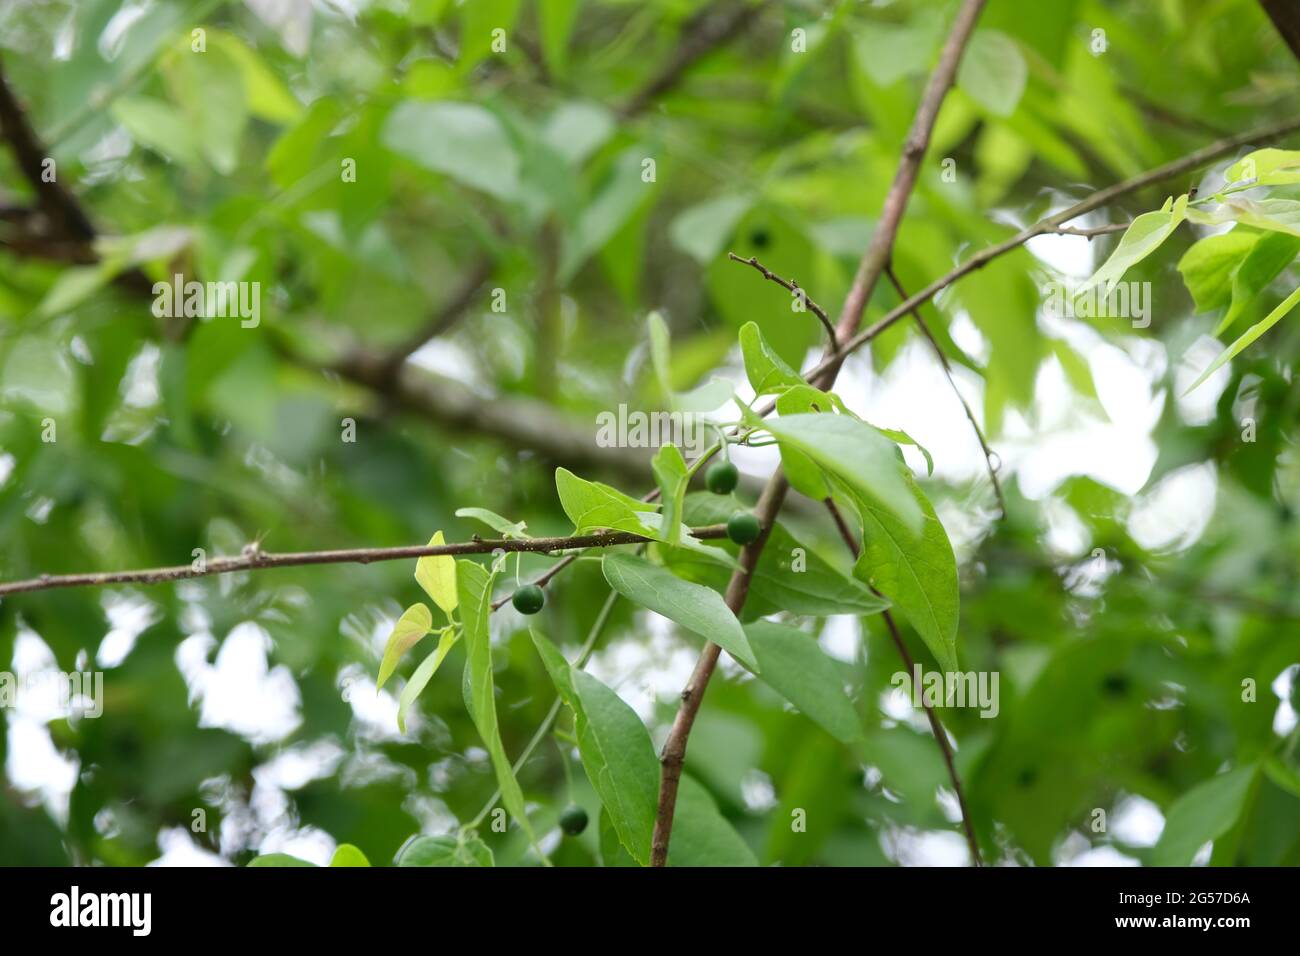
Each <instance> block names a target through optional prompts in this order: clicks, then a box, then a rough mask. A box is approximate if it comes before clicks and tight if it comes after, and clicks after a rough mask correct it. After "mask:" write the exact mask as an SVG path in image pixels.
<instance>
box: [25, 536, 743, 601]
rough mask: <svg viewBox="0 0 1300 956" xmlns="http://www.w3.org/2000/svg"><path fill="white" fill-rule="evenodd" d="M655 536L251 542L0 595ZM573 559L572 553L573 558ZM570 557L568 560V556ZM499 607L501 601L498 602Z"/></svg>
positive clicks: (52, 577) (34, 583) (44, 579)
mask: <svg viewBox="0 0 1300 956" xmlns="http://www.w3.org/2000/svg"><path fill="white" fill-rule="evenodd" d="M691 535H692V537H695V538H699V539H700V540H709V539H715V538H725V537H726V536H727V529H726V526H725V525H707V526H705V527H700V528H692V529H691ZM651 540H653V539H651V538H647V537H644V536H643V535H639V534H633V533H631V532H629V531H597V532H594V533H592V534H580V535H570V536H568V537H561V538H496V539H484V538H478V537H477V536H476V537H475V538H474V539H473V540H471V541H463V542H460V543H457V544H438V545H405V546H402V547H396V548H348V549H338V550H332V551H287V552H283V553H280V554H273V553H271V552H267V551H262V550H261V549H260V548H258V547H256V546H254V545H250V546H249V547H247V548H245V549H244V553H243V554H241V555H240V556H238V557H220V558H213V559H212V560H210V561H206V562H202V563H198V562H196V564H198V567H195V565H193V564H181V565H176V566H174V567H169V568H149V569H144V570H138V571H103V572H94V573H89V574H42V575H41V576H40V577H38V578H32V579H31V580H29V581H10V582H8V583H6V584H0V597H3V596H6V595H9V594H23V593H26V592H29V591H50V590H53V589H55V588H77V587H100V586H103V585H108V584H164V583H166V582H169V581H186V580H189V579H190V578H205V577H210V576H212V575H214V574H231V573H233V572H235V571H260V570H262V569H264V568H287V567H297V566H302V565H307V564H373V563H375V562H378V561H400V560H404V559H408V558H423V557H430V556H434V555H462V554H491V553H492V552H494V551H511V552H513V551H526V552H534V553H540V554H550V553H552V552H555V551H569V550H572V549H584V548H606V547H611V546H614V545H622V544H645V543H647V542H649V541H651ZM571 557H572V556H571ZM566 560H567V559H566ZM498 606H499V605H498Z"/></svg>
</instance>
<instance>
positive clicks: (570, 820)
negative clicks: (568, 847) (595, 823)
mask: <svg viewBox="0 0 1300 956" xmlns="http://www.w3.org/2000/svg"><path fill="white" fill-rule="evenodd" d="M560 829H561V830H563V831H564V832H565V833H567V834H568V835H569V836H577V835H578V834H579V833H581V832H582V831H583V830H585V829H587V811H586V810H584V809H582V807H580V806H578V805H577V804H576V803H571V804H569V805H568V806H567V807H565V808H564V809H563V810H561V811H560Z"/></svg>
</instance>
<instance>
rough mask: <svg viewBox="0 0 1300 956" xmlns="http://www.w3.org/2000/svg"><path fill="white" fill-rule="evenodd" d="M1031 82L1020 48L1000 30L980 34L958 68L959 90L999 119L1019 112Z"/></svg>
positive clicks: (973, 40) (971, 39)
mask: <svg viewBox="0 0 1300 956" xmlns="http://www.w3.org/2000/svg"><path fill="white" fill-rule="evenodd" d="M1028 80H1029V67H1028V66H1026V64H1025V58H1024V55H1023V54H1022V53H1021V52H1020V47H1019V46H1018V45H1017V44H1016V41H1015V40H1013V39H1011V38H1010V37H1009V36H1007V35H1006V34H1005V33H1001V32H1000V31H998V30H978V31H976V33H975V35H974V36H972V37H971V38H970V43H969V44H968V45H967V47H966V52H965V53H963V54H962V58H961V64H960V65H959V66H958V68H957V86H958V87H960V88H961V90H962V92H964V93H965V94H966V95H967V96H969V97H970V98H971V99H973V100H974V101H975V102H976V103H978V104H980V105H981V106H983V107H984V108H985V109H986V110H988V111H989V112H990V113H992V114H993V115H995V116H1010V115H1011V114H1012V113H1014V112H1015V111H1016V105H1017V104H1018V103H1019V102H1020V98H1021V97H1022V96H1024V93H1025V84H1026V83H1027V82H1028Z"/></svg>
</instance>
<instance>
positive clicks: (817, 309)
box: [727, 252, 839, 351]
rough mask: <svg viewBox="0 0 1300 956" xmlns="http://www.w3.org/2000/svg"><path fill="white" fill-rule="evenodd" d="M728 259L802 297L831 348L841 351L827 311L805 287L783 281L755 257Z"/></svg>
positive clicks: (731, 256)
mask: <svg viewBox="0 0 1300 956" xmlns="http://www.w3.org/2000/svg"><path fill="white" fill-rule="evenodd" d="M727 258H728V259H730V260H731V261H733V262H741V263H744V264H745V265H747V266H753V267H754V268H755V269H757V270H758V272H759V274H760V275H762V277H763V278H764V279H767V280H768V281H769V282H775V283H776V284H777V285H779V286H780V287H781V288H783V289H785V290H786V291H787V292H789V293H791V294H792V295H793V294H796V293H797V294H798V295H799V296H800V297H802V299H803V302H804V305H806V306H808V311H810V312H811V313H812V314H813V315H815V316H817V321H819V322H821V324H822V328H824V329H825V330H826V336H827V339H828V341H829V342H830V346H831V348H832V349H834V350H835V351H839V342H838V340H837V339H836V338H835V326H833V325H831V320H830V316H828V315H827V314H826V310H825V309H823V308H822V307H821V306H820V305H818V304H817V303H816V302H814V301H813V300H812V299H810V298H809V297H808V293H807V292H805V291H804V290H803V287H802V286H800V285H799V283H798V282H797V281H795V280H794V279H790V280H786V279H782V278H781V277H780V276H779V275H777V274H776V273H775V272H773V271H772V270H771V269H769V268H767V266H765V265H763V263H761V262H759V261H758V259H757V258H755V257H754V256H750V257H749V258H748V259H745V258H742V257H741V256H738V255H736V254H735V253H734V252H728V253H727Z"/></svg>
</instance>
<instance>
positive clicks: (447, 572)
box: [415, 531, 456, 615]
mask: <svg viewBox="0 0 1300 956" xmlns="http://www.w3.org/2000/svg"><path fill="white" fill-rule="evenodd" d="M445 543H446V542H445V541H444V540H443V537H442V532H441V531H436V532H434V535H433V537H432V538H430V539H429V547H431V548H432V547H439V546H441V545H443V544H445ZM415 580H416V581H417V582H418V583H419V585H420V587H422V588H424V593H425V594H427V595H429V597H430V598H432V599H433V603H434V604H436V605H438V607H440V608H442V610H443V612H444V613H445V614H447V615H450V614H451V612H452V611H454V610H456V559H455V558H453V557H452V556H451V555H449V554H439V555H426V556H425V557H423V558H420V559H419V560H418V561H416V562H415Z"/></svg>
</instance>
